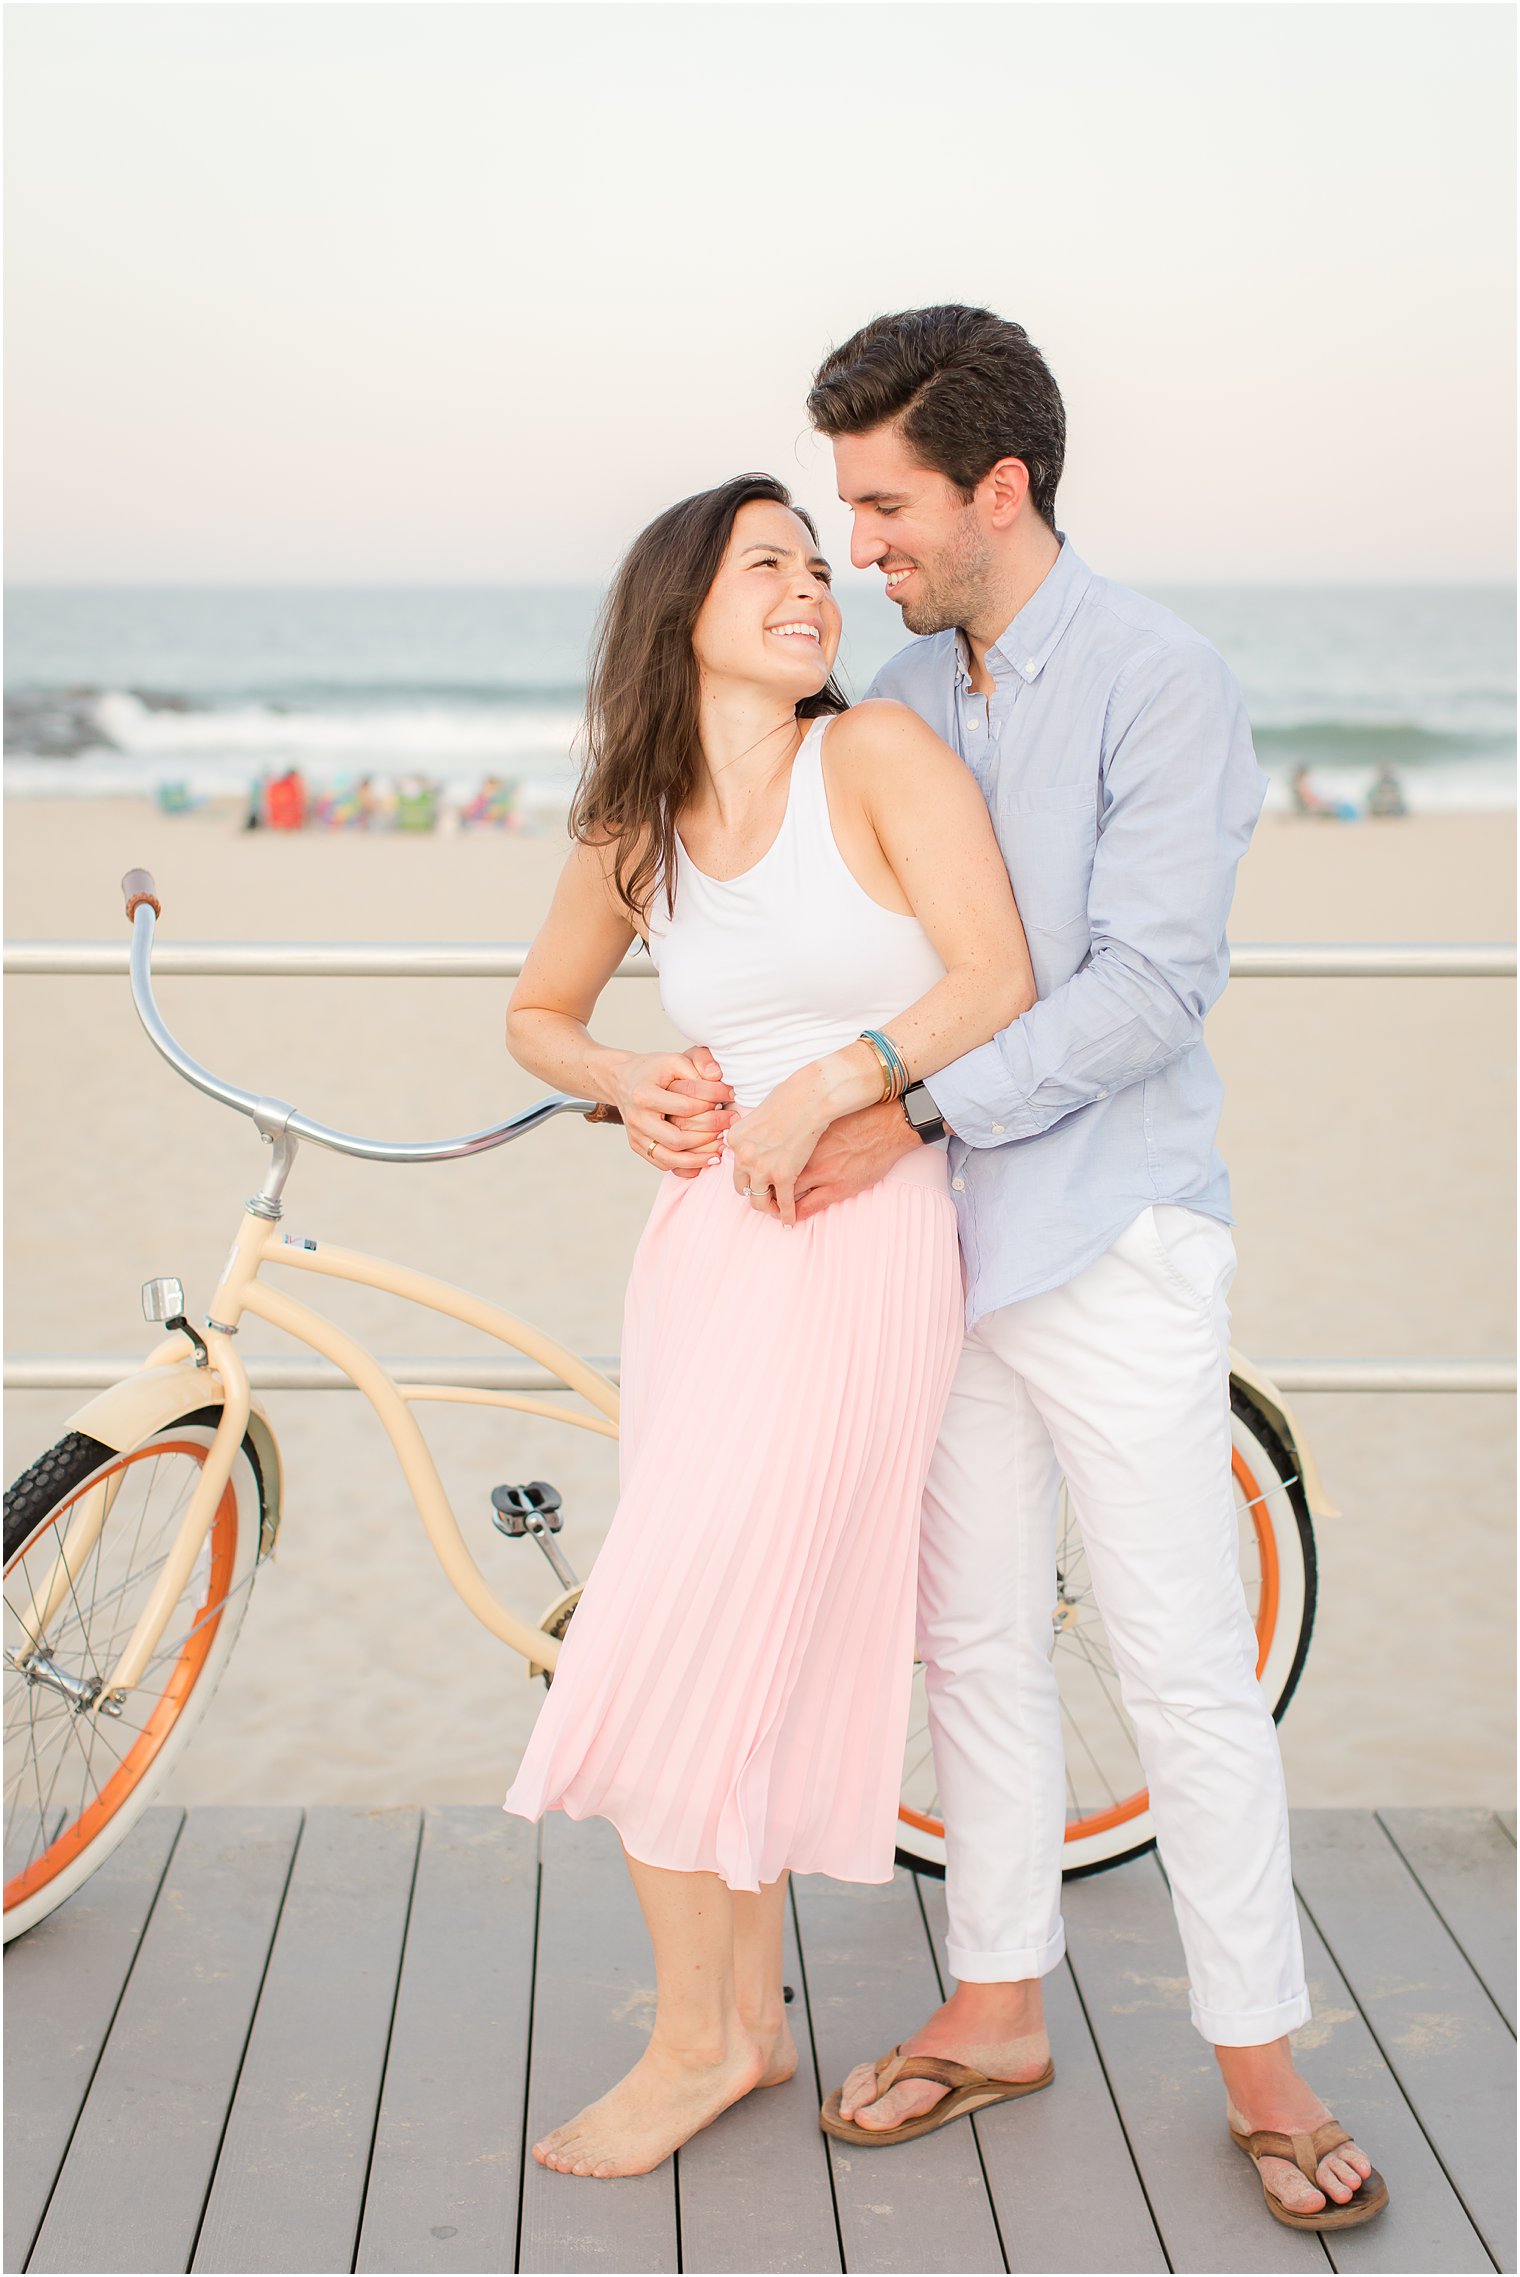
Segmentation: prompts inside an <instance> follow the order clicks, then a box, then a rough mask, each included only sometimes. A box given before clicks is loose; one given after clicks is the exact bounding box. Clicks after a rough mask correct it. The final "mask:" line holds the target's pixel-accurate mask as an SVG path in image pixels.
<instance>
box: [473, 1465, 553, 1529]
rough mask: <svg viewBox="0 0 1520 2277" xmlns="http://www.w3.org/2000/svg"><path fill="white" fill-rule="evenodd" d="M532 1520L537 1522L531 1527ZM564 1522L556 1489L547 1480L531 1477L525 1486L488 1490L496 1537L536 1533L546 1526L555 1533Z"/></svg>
mask: <svg viewBox="0 0 1520 2277" xmlns="http://www.w3.org/2000/svg"><path fill="white" fill-rule="evenodd" d="M533 1519H537V1520H538V1521H539V1523H538V1524H537V1525H536V1526H535V1525H531V1524H530V1521H531V1520H533ZM564 1523H565V1520H564V1515H563V1513H562V1511H561V1510H560V1491H559V1488H558V1487H557V1486H551V1485H550V1484H549V1482H548V1480H547V1479H542V1478H530V1479H529V1481H528V1483H527V1485H526V1486H493V1487H492V1489H491V1524H492V1525H493V1526H494V1527H495V1528H496V1530H497V1532H498V1533H499V1534H513V1535H519V1536H520V1535H523V1534H526V1533H529V1532H532V1533H535V1534H537V1533H541V1532H542V1531H543V1529H544V1527H546V1526H547V1528H548V1529H549V1532H550V1533H551V1534H557V1533H558V1532H559V1530H560V1528H561V1526H563V1524H564Z"/></svg>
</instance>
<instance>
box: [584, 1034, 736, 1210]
mask: <svg viewBox="0 0 1520 2277" xmlns="http://www.w3.org/2000/svg"><path fill="white" fill-rule="evenodd" d="M717 1064H718V1063H717V1061H716V1060H715V1059H714V1058H713V1056H712V1054H711V1052H706V1051H704V1050H703V1048H702V1047H701V1046H700V1045H699V1046H698V1047H697V1050H696V1051H694V1052H630V1053H629V1054H628V1055H627V1057H626V1058H624V1059H623V1060H621V1061H620V1063H619V1064H618V1066H617V1067H616V1069H615V1070H614V1071H613V1073H612V1091H613V1104H614V1106H615V1107H616V1108H617V1110H618V1113H619V1114H620V1115H621V1116H622V1118H623V1128H624V1129H625V1131H626V1132H627V1133H628V1144H629V1146H630V1147H631V1148H632V1150H633V1152H634V1153H635V1154H636V1155H638V1156H639V1158H640V1160H641V1161H644V1162H652V1163H653V1164H654V1167H655V1168H656V1170H674V1171H677V1172H679V1173H680V1175H681V1176H682V1177H686V1178H694V1177H695V1176H696V1174H697V1172H698V1171H699V1170H703V1169H705V1168H706V1167H707V1165H708V1163H709V1162H715V1161H716V1160H717V1159H718V1157H719V1154H720V1152H721V1143H720V1142H721V1137H722V1132H723V1130H724V1129H725V1127H726V1119H727V1118H728V1117H731V1115H732V1113H733V1096H734V1094H733V1087H732V1085H731V1084H727V1083H725V1082H724V1081H723V1078H722V1075H721V1074H720V1073H718V1072H717ZM709 1068H711V1069H712V1070H713V1071H714V1072H713V1073H712V1074H708V1073H707V1072H706V1070H707V1069H709ZM694 1105H695V1108H696V1111H695V1112H694V1111H693V1108H694ZM704 1110H705V1111H704Z"/></svg>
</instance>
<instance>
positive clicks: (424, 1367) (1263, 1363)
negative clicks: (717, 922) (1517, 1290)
mask: <svg viewBox="0 0 1520 2277" xmlns="http://www.w3.org/2000/svg"><path fill="white" fill-rule="evenodd" d="M141 1364H142V1362H141V1357H140V1355H137V1354H134V1353H130V1352H88V1353H83V1354H76V1353H50V1352H39V1353H35V1354H33V1355H31V1356H30V1357H22V1356H20V1355H14V1356H8V1357H7V1359H6V1362H5V1389H6V1390H7V1391H105V1390H107V1389H108V1388H109V1387H110V1386H111V1385H112V1384H119V1383H120V1382H121V1379H122V1377H123V1376H130V1375H131V1374H133V1372H134V1371H135V1370H136V1369H137V1368H138V1367H140V1366H141ZM243 1364H244V1366H245V1367H246V1368H247V1370H248V1381H249V1383H250V1384H252V1386H253V1388H254V1390H255V1391H351V1390H352V1389H353V1386H352V1385H351V1384H350V1382H349V1379H348V1377H347V1376H345V1375H344V1374H343V1373H342V1371H341V1370H340V1369H338V1368H335V1367H333V1366H332V1364H331V1363H330V1362H329V1361H326V1360H298V1359H294V1358H290V1357H288V1356H287V1355H285V1354H283V1353H258V1352H245V1353H244V1355H243ZM1252 1364H1253V1366H1256V1367H1259V1368H1261V1369H1263V1370H1264V1371H1265V1373H1266V1374H1267V1375H1269V1376H1270V1377H1271V1379H1272V1381H1273V1383H1274V1384H1276V1386H1277V1388H1278V1390H1279V1391H1285V1392H1454V1391H1460V1392H1512V1391H1513V1390H1514V1389H1515V1363H1514V1361H1513V1360H1418V1359H1417V1360H1320V1359H1292V1358H1289V1359H1275V1360H1257V1359H1255V1357H1254V1355H1253V1361H1252ZM380 1365H381V1367H382V1368H384V1370H385V1372H386V1374H387V1375H388V1376H390V1377H391V1378H392V1379H393V1381H395V1382H396V1383H402V1384H467V1385H468V1386H470V1388H471V1389H472V1390H478V1391H529V1392H562V1391H564V1389H565V1386H564V1385H563V1384H562V1383H561V1382H560V1380H559V1378H558V1377H557V1376H551V1375H550V1373H549V1371H548V1370H547V1368H539V1367H535V1366H534V1365H533V1363H532V1362H531V1361H529V1360H492V1359H482V1358H481V1357H480V1355H479V1354H478V1353H473V1352H472V1353H460V1354H455V1355H452V1356H451V1355H449V1354H447V1353H437V1352H428V1353H402V1354H396V1355H392V1356H391V1357H390V1358H384V1357H382V1358H381V1359H380ZM586 1365H587V1366H588V1367H591V1368H595V1369H597V1370H598V1371H599V1373H600V1374H602V1375H604V1376H608V1377H610V1378H611V1380H612V1381H613V1383H616V1382H617V1380H618V1364H617V1361H616V1360H599V1359H589V1360H588V1361H587V1363H586Z"/></svg>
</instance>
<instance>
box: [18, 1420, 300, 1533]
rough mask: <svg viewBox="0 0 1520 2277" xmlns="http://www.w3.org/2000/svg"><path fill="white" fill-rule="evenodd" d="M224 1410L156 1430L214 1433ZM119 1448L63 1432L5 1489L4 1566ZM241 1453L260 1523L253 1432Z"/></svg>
mask: <svg viewBox="0 0 1520 2277" xmlns="http://www.w3.org/2000/svg"><path fill="white" fill-rule="evenodd" d="M221 1416H222V1411H221V1409H220V1408H219V1407H217V1406H211V1407H196V1408H191V1409H190V1410H189V1411H188V1413H186V1414H184V1415H175V1416H171V1417H170V1419H169V1421H168V1422H167V1423H161V1424H159V1426H158V1429H159V1430H160V1431H178V1430H182V1429H183V1428H184V1426H185V1425H186V1424H191V1423H199V1424H207V1425H209V1426H210V1427H211V1429H212V1430H215V1428H216V1426H217V1424H218V1423H219V1422H220V1421H221ZM126 1451H127V1450H125V1449H123V1448H120V1447H108V1446H107V1445H106V1444H105V1442H104V1441H103V1440H101V1439H92V1438H91V1437H90V1435H89V1433H88V1432H86V1431H65V1433H64V1435H63V1437H62V1438H61V1439H56V1440H55V1441H54V1442H53V1444H52V1446H51V1447H49V1448H48V1449H47V1450H46V1452H45V1453H44V1454H41V1455H39V1456H38V1457H37V1460H36V1461H35V1462H34V1463H32V1464H30V1465H29V1466H28V1468H27V1469H26V1470H24V1471H23V1472H22V1473H21V1476H20V1477H19V1478H18V1479H16V1480H15V1481H14V1482H13V1484H11V1485H10V1486H8V1487H7V1488H6V1490H5V1548H4V1563H5V1564H6V1565H7V1566H8V1565H9V1564H10V1562H11V1559H12V1557H13V1556H14V1555H15V1553H16V1552H17V1550H19V1549H20V1548H21V1546H22V1544H23V1542H25V1541H26V1540H28V1538H29V1537H30V1536H31V1535H32V1534H33V1533H34V1532H35V1531H36V1527H37V1524H38V1521H39V1519H42V1518H45V1517H46V1516H47V1514H48V1512H49V1511H50V1510H51V1509H52V1508H53V1506H54V1504H55V1503H57V1502H60V1501H62V1499H63V1497H64V1496H65V1495H66V1494H72V1493H73V1491H74V1489H75V1487H76V1486H78V1485H79V1483H80V1481H81V1480H82V1479H87V1478H88V1477H89V1475H90V1473H91V1471H94V1470H98V1469H99V1468H100V1466H101V1464H102V1463H108V1462H109V1461H110V1460H111V1457H112V1456H113V1455H117V1454H122V1453H125V1452H126ZM243 1453H244V1454H245V1455H246V1456H247V1457H248V1461H249V1464H250V1466H251V1467H252V1470H253V1477H254V1484H255V1485H256V1486H257V1488H258V1492H259V1522H260V1524H261V1525H262V1524H263V1521H264V1517H265V1494H264V1472H263V1469H262V1467H261V1465H260V1463H259V1457H258V1449H257V1448H256V1447H255V1446H254V1443H253V1435H252V1433H251V1432H245V1433H244V1434H243Z"/></svg>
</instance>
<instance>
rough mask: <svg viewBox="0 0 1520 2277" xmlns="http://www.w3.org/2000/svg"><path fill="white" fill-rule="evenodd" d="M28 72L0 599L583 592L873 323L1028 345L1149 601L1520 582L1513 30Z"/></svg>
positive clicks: (1108, 10)
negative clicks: (980, 330) (75, 591)
mask: <svg viewBox="0 0 1520 2277" xmlns="http://www.w3.org/2000/svg"><path fill="white" fill-rule="evenodd" d="M5 14H6V27H7V71H6V112H7V161H6V174H7V254H8V259H7V292H6V304H7V309H6V313H7V327H6V330H7V350H8V358H7V383H8V384H7V468H6V472H7V486H6V487H7V498H6V508H7V514H6V521H7V560H6V575H7V577H8V579H9V580H10V581H11V582H13V583H26V582H32V581H37V582H70V583H73V582H79V583H116V582H132V583H144V584H151V583H195V582H200V581H202V580H206V581H211V582H216V583H224V584H255V583H275V582H287V581H298V582H303V583H347V582H364V583H400V584H407V583H417V584H421V583H473V582H488V583H509V584H539V583H546V582H580V581H583V580H584V581H588V582H590V581H597V580H600V579H601V578H603V577H604V576H605V575H606V573H607V571H608V569H609V567H610V566H611V563H612V561H613V560H614V558H615V557H616V555H617V553H618V552H619V550H620V549H621V547H622V546H623V545H624V544H625V543H626V542H627V540H628V539H629V537H630V536H631V535H632V534H633V532H634V531H635V530H636V529H637V528H638V527H640V526H641V525H642V523H643V522H644V521H646V520H647V519H648V518H649V516H650V515H651V514H653V513H655V512H657V511H658V510H659V509H660V508H661V507H662V506H664V505H666V504H668V503H669V502H670V501H671V500H672V499H674V498H676V497H680V496H682V495H684V494H685V493H686V492H688V491H691V490H694V489H698V488H700V487H702V486H704V485H705V484H707V483H710V482H713V481H717V480H720V479H721V478H723V477H724V476H726V475H729V474H732V473H736V472H739V471H741V470H743V469H745V468H749V467H765V468H768V469H770V470H771V471H773V472H775V473H777V474H779V475H781V476H782V478H783V479H784V480H786V481H788V482H789V483H790V484H791V485H792V487H793V488H794V490H796V491H797V493H798V495H799V496H800V498H801V499H802V501H803V502H804V503H805V504H807V505H809V506H811V507H813V508H814V509H815V511H816V512H817V513H818V515H819V519H820V521H821V524H822V528H823V536H824V542H825V545H826V547H827V548H828V549H829V550H830V551H831V552H832V553H833V554H834V556H835V559H836V560H837V561H840V562H842V561H843V559H844V557H845V551H846V546H847V527H846V517H845V516H844V514H843V512H842V510H841V509H840V508H839V507H838V505H837V504H836V502H835V500H834V488H833V480H832V468H831V464H830V461H829V457H828V453H827V450H826V448H825V447H824V446H821V445H820V444H818V443H817V442H816V441H815V440H813V439H811V438H810V437H809V436H808V434H807V431H806V422H805V415H804V410H803V402H804V397H805V395H806V391H807V384H808V379H809V375H810V373H811V370H812V367H813V365H814V364H815V362H816V361H817V359H818V357H819V356H820V355H821V354H822V353H823V351H824V350H825V349H826V348H827V347H828V346H829V345H830V344H831V343H832V342H835V341H838V340H841V339H843V338H844V337H845V336H846V335H847V334H848V333H849V332H851V331H852V330H853V329H854V328H855V327H856V326H857V325H858V324H860V323H862V322H864V321H865V319H866V318H868V317H870V316H872V315H875V314H877V313H878V312H880V311H882V310H885V309H891V308H899V307H907V306H914V305H917V304H921V303H923V302H927V301H937V300H970V301H977V302H981V303H985V304H987V305H990V306H992V307H994V308H997V309H998V310H1000V311H1001V312H1002V313H1004V314H1005V315H1009V316H1013V317H1017V318H1018V320H1019V321H1020V322H1021V323H1022V324H1024V325H1025V326H1026V328H1027V329H1028V331H1029V333H1030V335H1031V337H1032V338H1033V339H1034V340H1035V341H1036V342H1038V344H1039V346H1040V347H1041V348H1042V350H1043V351H1044V353H1045V355H1046V357H1047V358H1048V360H1049V362H1050V364H1051V366H1052V368H1053V370H1054V372H1055V374H1056V377H1057V380H1058V381H1059V383H1060V385H1061V388H1062V391H1063V393H1064V395H1065V398H1066V403H1067V411H1068V424H1069V439H1068V457H1067V475H1066V479H1065V482H1064V483H1063V486H1062V490H1061V497H1060V509H1059V514H1058V520H1059V522H1060V524H1061V526H1062V528H1064V529H1066V530H1067V531H1069V532H1070V533H1071V535H1072V537H1073V540H1074V542H1075V543H1076V545H1077V547H1078V549H1079V551H1080V552H1081V553H1082V554H1083V555H1084V557H1085V558H1086V559H1087V560H1089V561H1090V562H1092V563H1093V564H1094V565H1095V566H1097V567H1099V568H1101V569H1103V570H1104V571H1106V572H1107V573H1108V574H1110V575H1113V576H1117V577H1120V578H1122V579H1125V580H1127V581H1129V582H1133V583H1140V584H1144V583H1146V582H1154V583H1157V584H1162V583H1166V584H1173V585H1175V584H1184V583H1207V582H1214V581H1222V582H1257V581H1260V582H1291V583H1317V582H1336V581H1341V580H1361V579H1367V580H1376V581H1413V582H1420V581H1430V582H1447V581H1456V582H1466V581H1469V580H1484V579H1490V578H1507V577H1509V576H1510V575H1511V574H1512V573H1513V503H1514V446H1513V435H1514V409H1513V398H1514V370H1513V362H1514V358H1513V345H1514V314H1515V309H1514V245H1513V234H1514V233H1513V217H1514V201H1515V184H1514V152H1513V130H1512V123H1511V117H1512V86H1513V64H1514V55H1513V50H1514V15H1513V11H1512V10H1511V9H1510V8H1509V7H1508V6H1507V5H1502V4H1496V5H1481V4H1479V5H1471V4H1458V0H1439V4H1437V5H1423V4H1416V5H1398V4H1394V5H1387V4H1383V0H1366V4H1351V5H1340V4H1329V0H1310V4H1308V5H1284V4H1265V5H1258V4H1254V0H1247V4H1244V5H1232V4H1228V0H1222V4H1213V5H1209V4H1203V5H1153V4H1149V0H1136V4H1132V5H1120V6H1115V5H1110V4H1106V0H1093V4H1090V5H1089V4H1085V0H1066V4H1064V5H1049V4H1037V5H1007V4H1004V0H982V4H971V5H962V4H959V0H931V4H928V5H918V4H912V5H897V4H880V0H861V4H846V5H831V4H812V5H788V4H784V0H783V4H771V5H753V4H750V0H738V4H735V5H722V4H702V0H698V4H687V5H675V6H667V5H642V4H638V0H633V4H629V5H620V6H604V5H599V4H585V5H583V4H579V0H555V4H553V5H547V6H546V5H537V4H532V5H500V4H496V0H481V4H473V5H457V4H438V0H430V4H428V5H423V6H416V5H409V4H406V5H395V6H390V5H373V4H369V0H358V4H355V5H325V4H315V0H301V4H298V5H283V6H281V5H253V6H250V5H243V4H236V5H221V4H219V0H201V4H196V5H172V6H137V5H132V4H127V5H122V6H109V7H98V6H91V5H84V6H70V5H57V4H53V0H29V4H26V5H20V6H11V7H8V8H7V9H6V11H5Z"/></svg>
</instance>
